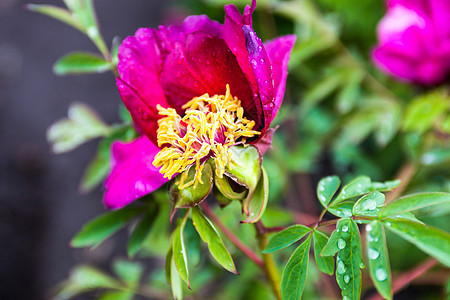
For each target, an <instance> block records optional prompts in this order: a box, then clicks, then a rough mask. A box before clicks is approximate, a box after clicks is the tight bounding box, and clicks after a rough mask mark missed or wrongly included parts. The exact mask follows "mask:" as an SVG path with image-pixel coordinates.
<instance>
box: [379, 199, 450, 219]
mask: <svg viewBox="0 0 450 300" xmlns="http://www.w3.org/2000/svg"><path fill="white" fill-rule="evenodd" d="M445 203H450V194H448V193H419V194H413V195H408V196H404V197H402V198H399V199H398V200H396V201H392V202H390V203H388V204H387V205H386V206H385V207H383V208H382V209H381V211H380V215H379V216H380V218H386V217H390V216H395V215H400V214H403V213H405V212H408V211H413V210H417V209H420V208H423V207H427V206H431V205H438V204H445Z"/></svg>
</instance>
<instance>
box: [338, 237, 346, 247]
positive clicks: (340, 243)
mask: <svg viewBox="0 0 450 300" xmlns="http://www.w3.org/2000/svg"><path fill="white" fill-rule="evenodd" d="M346 244H347V243H346V242H345V241H344V240H343V239H339V240H338V244H337V245H338V248H339V249H341V250H342V249H344V248H345V245H346Z"/></svg>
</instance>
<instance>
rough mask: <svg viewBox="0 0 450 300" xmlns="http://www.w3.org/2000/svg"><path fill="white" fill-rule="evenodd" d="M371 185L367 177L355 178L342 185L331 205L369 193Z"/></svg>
mask: <svg viewBox="0 0 450 300" xmlns="http://www.w3.org/2000/svg"><path fill="white" fill-rule="evenodd" d="M371 184H372V181H371V180H370V178H369V177H367V176H359V177H356V178H355V179H354V180H352V181H351V182H350V183H348V184H346V185H344V187H343V188H342V190H341V192H340V193H339V195H338V196H337V197H336V199H335V200H334V201H333V204H336V203H339V202H341V201H343V200H346V199H350V198H353V197H357V196H361V195H364V194H366V193H368V192H370V187H371Z"/></svg>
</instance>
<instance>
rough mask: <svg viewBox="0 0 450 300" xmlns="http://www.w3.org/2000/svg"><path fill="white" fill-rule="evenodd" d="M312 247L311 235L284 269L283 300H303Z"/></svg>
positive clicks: (282, 282) (282, 279) (282, 281)
mask: <svg viewBox="0 0 450 300" xmlns="http://www.w3.org/2000/svg"><path fill="white" fill-rule="evenodd" d="M310 246H311V235H309V236H308V238H307V239H306V240H305V241H304V242H303V243H302V244H301V245H300V246H298V248H297V249H296V250H295V252H294V253H293V254H292V256H291V257H290V258H289V261H288V262H287V264H286V266H285V267H284V270H283V275H282V277H281V297H282V298H283V299H288V300H291V299H292V300H296V299H301V297H302V293H303V289H304V288H305V282H306V275H307V274H308V261H309V248H310Z"/></svg>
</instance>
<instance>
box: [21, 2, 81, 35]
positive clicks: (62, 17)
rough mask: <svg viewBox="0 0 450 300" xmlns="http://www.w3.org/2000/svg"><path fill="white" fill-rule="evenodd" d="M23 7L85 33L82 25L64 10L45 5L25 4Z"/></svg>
mask: <svg viewBox="0 0 450 300" xmlns="http://www.w3.org/2000/svg"><path fill="white" fill-rule="evenodd" d="M25 7H26V8H27V9H28V10H31V11H34V12H38V13H41V14H44V15H47V16H49V17H51V18H54V19H56V20H59V21H61V22H63V23H66V24H68V25H70V26H72V27H74V28H76V29H78V30H79V31H81V32H85V30H84V27H83V25H82V24H81V23H80V22H79V21H78V20H77V19H75V18H73V16H72V14H71V13H70V12H69V11H68V10H66V9H63V8H61V7H58V6H53V5H45V4H42V5H41V4H27V5H26V6H25Z"/></svg>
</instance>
